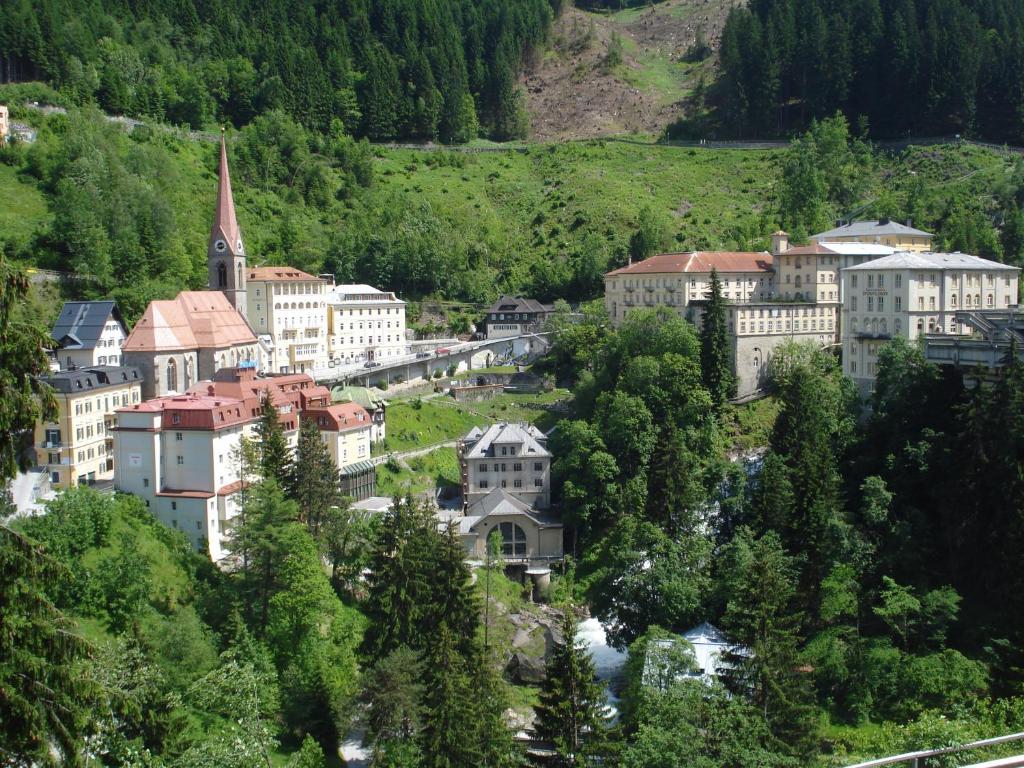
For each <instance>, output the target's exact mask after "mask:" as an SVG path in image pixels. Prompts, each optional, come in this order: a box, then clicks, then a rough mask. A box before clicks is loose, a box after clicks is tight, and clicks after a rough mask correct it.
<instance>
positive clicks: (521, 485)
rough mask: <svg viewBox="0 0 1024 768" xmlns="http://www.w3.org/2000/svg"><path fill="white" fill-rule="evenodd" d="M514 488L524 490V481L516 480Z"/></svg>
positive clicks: (513, 482) (513, 483)
mask: <svg viewBox="0 0 1024 768" xmlns="http://www.w3.org/2000/svg"><path fill="white" fill-rule="evenodd" d="M512 487H513V488H522V487H523V481H522V480H520V479H519V478H516V479H515V480H513V481H512Z"/></svg>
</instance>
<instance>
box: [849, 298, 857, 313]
mask: <svg viewBox="0 0 1024 768" xmlns="http://www.w3.org/2000/svg"><path fill="white" fill-rule="evenodd" d="M850 311H851V312H856V311H857V297H856V296H851V297H850Z"/></svg>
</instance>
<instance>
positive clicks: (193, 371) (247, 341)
mask: <svg viewBox="0 0 1024 768" xmlns="http://www.w3.org/2000/svg"><path fill="white" fill-rule="evenodd" d="M263 357H264V354H263V349H262V347H261V346H260V343H259V341H258V340H257V338H256V335H255V334H254V333H253V332H252V329H251V328H250V327H249V324H248V323H247V322H246V321H245V318H244V317H242V315H241V314H240V313H239V312H238V310H236V309H235V308H234V307H233V306H231V304H230V302H229V301H228V299H227V297H226V296H225V295H224V294H223V293H221V292H220V291H182V292H181V293H179V294H178V296H177V297H176V298H175V299H172V300H170V301H152V302H150V303H149V306H148V307H146V311H145V312H144V313H143V315H142V317H141V318H139V321H138V322H137V323H136V324H135V327H134V328H132V331H131V333H129V334H128V338H127V339H125V342H124V346H123V347H122V359H123V362H124V363H125V364H126V365H134V366H135V367H137V368H138V369H139V371H140V372H141V373H142V378H143V388H142V396H143V397H145V398H147V399H148V398H151V397H164V396H166V395H173V394H176V393H178V392H184V391H185V390H187V389H188V388H189V387H191V386H192V385H193V384H194V383H195V382H197V381H199V380H201V379H212V378H213V377H214V374H215V373H216V372H217V371H219V370H220V369H222V368H234V367H235V366H238V365H240V364H243V363H244V364H246V365H251V366H254V367H256V368H257V369H262V368H263V367H264V363H263Z"/></svg>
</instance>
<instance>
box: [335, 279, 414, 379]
mask: <svg viewBox="0 0 1024 768" xmlns="http://www.w3.org/2000/svg"><path fill="white" fill-rule="evenodd" d="M326 300H327V327H328V342H327V354H328V357H329V358H330V360H331V361H333V362H335V363H340V364H342V365H350V364H352V363H358V362H363V361H372V360H376V361H380V360H389V359H393V358H396V357H401V356H402V355H406V354H408V352H409V345H408V343H407V342H406V339H405V302H404V301H402V300H401V299H399V298H398V297H396V296H395V294H394V293H391V292H390V291H379V290H377V289H376V288H373V287H372V286H369V285H335V286H331V288H330V289H329V290H328V291H327V294H326Z"/></svg>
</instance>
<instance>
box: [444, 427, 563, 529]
mask: <svg viewBox="0 0 1024 768" xmlns="http://www.w3.org/2000/svg"><path fill="white" fill-rule="evenodd" d="M546 446H547V437H546V436H545V435H544V433H543V432H541V431H540V430H539V429H537V428H536V427H535V426H533V425H532V424H511V423H507V422H501V423H499V424H492V425H491V426H490V427H488V428H487V429H486V430H482V429H480V428H479V427H474V428H473V429H472V430H470V432H469V433H468V434H467V435H466V436H465V437H463V438H462V440H460V441H459V445H458V453H459V464H460V467H461V472H462V501H463V509H468V508H469V507H472V506H473V504H474V503H475V502H476V501H478V500H479V499H482V498H483V497H484V496H487V495H488V494H489V493H490V492H491V491H492V490H494V489H495V488H500V489H503V490H504V491H506V492H507V493H509V494H511V495H512V496H513V497H515V498H516V499H518V500H519V501H521V502H523V503H524V504H527V505H528V506H530V507H533V508H534V509H547V508H548V507H549V506H551V454H550V453H548V450H547V447H546Z"/></svg>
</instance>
